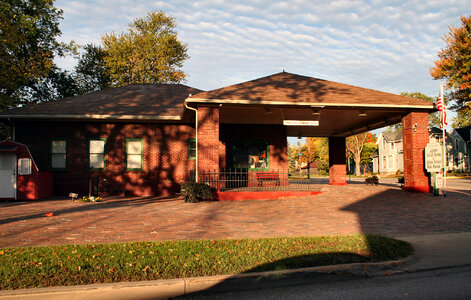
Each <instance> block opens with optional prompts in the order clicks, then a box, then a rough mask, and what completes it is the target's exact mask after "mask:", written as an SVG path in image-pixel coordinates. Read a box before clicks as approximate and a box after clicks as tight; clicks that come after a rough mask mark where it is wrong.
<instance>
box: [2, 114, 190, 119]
mask: <svg viewBox="0 0 471 300" xmlns="http://www.w3.org/2000/svg"><path fill="white" fill-rule="evenodd" d="M0 119H12V120H13V119H41V120H57V119H62V120H63V119H69V120H119V121H127V120H129V121H180V120H181V117H180V116H147V115H101V114H84V115H67V114H63V115H46V114H38V115H0Z"/></svg>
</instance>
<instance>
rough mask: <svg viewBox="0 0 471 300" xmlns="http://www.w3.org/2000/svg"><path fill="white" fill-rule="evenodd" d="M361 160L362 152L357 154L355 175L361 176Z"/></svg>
mask: <svg viewBox="0 0 471 300" xmlns="http://www.w3.org/2000/svg"><path fill="white" fill-rule="evenodd" d="M360 162H361V152H360V153H359V154H355V175H356V176H360V175H361V172H360Z"/></svg>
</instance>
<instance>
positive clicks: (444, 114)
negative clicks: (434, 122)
mask: <svg viewBox="0 0 471 300" xmlns="http://www.w3.org/2000/svg"><path fill="white" fill-rule="evenodd" d="M440 98H441V99H442V107H443V108H442V109H443V111H441V113H442V115H443V118H442V120H443V121H442V120H441V121H442V122H440V123H441V124H440V125H442V133H443V197H446V172H447V159H446V158H447V157H446V135H445V116H446V111H445V110H446V106H445V97H444V96H443V81H440Z"/></svg>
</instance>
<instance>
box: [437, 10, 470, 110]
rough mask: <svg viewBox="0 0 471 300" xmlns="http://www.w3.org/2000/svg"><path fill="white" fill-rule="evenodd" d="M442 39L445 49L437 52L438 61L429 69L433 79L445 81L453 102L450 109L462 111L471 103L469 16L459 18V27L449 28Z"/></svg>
mask: <svg viewBox="0 0 471 300" xmlns="http://www.w3.org/2000/svg"><path fill="white" fill-rule="evenodd" d="M449 30H450V31H449V33H448V34H447V35H446V36H445V37H444V38H443V40H444V41H445V43H446V47H445V48H444V49H441V50H440V51H438V58H439V59H438V60H436V61H435V65H434V66H433V67H432V68H431V69H430V75H431V76H432V77H433V78H434V79H445V80H446V86H447V89H448V90H449V91H450V93H449V96H451V98H452V99H453V100H454V101H455V103H454V105H453V106H452V107H451V108H453V109H457V110H462V109H466V108H469V106H468V104H469V103H470V102H471V15H470V16H468V17H465V16H463V17H461V26H460V27H458V28H456V27H454V26H450V27H449Z"/></svg>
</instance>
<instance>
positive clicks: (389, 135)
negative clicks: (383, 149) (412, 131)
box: [383, 130, 402, 143]
mask: <svg viewBox="0 0 471 300" xmlns="http://www.w3.org/2000/svg"><path fill="white" fill-rule="evenodd" d="M383 136H384V138H385V139H386V141H388V142H389V143H391V142H400V141H402V130H399V131H396V132H383Z"/></svg>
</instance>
